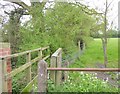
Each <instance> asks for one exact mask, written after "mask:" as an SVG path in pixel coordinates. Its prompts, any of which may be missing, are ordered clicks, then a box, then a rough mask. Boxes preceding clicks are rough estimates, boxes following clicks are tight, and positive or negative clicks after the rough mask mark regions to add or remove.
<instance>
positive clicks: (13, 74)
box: [5, 55, 50, 79]
mask: <svg viewBox="0 0 120 94" xmlns="http://www.w3.org/2000/svg"><path fill="white" fill-rule="evenodd" d="M49 57H50V55H48V56H46V57H44V58H43V60H46V59H47V58H49ZM38 60H40V57H36V58H35V59H33V60H31V62H29V63H26V64H24V65H22V66H20V67H19V68H17V69H15V70H13V71H11V72H10V73H7V74H6V75H5V78H6V79H8V78H10V77H13V76H15V75H16V74H18V73H20V72H22V71H23V70H25V69H26V68H28V67H29V66H31V65H32V64H34V63H35V62H36V61H38Z"/></svg>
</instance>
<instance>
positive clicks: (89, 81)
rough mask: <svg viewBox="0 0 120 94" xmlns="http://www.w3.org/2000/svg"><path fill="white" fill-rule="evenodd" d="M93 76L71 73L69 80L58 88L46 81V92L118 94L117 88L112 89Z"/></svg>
mask: <svg viewBox="0 0 120 94" xmlns="http://www.w3.org/2000/svg"><path fill="white" fill-rule="evenodd" d="M95 75H96V74H87V73H83V72H72V73H70V77H69V79H68V80H67V81H66V82H64V83H63V84H61V85H60V86H58V87H55V86H54V84H53V83H52V81H48V92H118V88H112V87H111V86H109V84H108V83H107V81H102V80H99V79H97V78H96V77H95Z"/></svg>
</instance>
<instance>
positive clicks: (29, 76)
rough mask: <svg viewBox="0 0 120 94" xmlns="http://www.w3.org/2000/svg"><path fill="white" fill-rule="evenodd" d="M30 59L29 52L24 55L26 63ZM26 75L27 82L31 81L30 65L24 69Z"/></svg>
mask: <svg viewBox="0 0 120 94" xmlns="http://www.w3.org/2000/svg"><path fill="white" fill-rule="evenodd" d="M30 61H31V53H28V54H27V55H26V63H29V62H30ZM26 76H27V82H28V83H29V82H30V81H31V65H30V66H29V67H28V68H27V70H26Z"/></svg>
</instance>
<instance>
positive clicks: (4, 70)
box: [2, 58, 8, 92]
mask: <svg viewBox="0 0 120 94" xmlns="http://www.w3.org/2000/svg"><path fill="white" fill-rule="evenodd" d="M6 61H7V58H4V59H3V62H2V92H8V88H7V80H5V78H4V75H5V74H6V73H7V64H6V63H7V62H6Z"/></svg>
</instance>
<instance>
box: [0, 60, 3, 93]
mask: <svg viewBox="0 0 120 94" xmlns="http://www.w3.org/2000/svg"><path fill="white" fill-rule="evenodd" d="M2 63H3V62H2V59H0V94H1V93H2V87H3V86H2V80H3V78H2V76H3V72H2V70H3V69H2Z"/></svg>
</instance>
